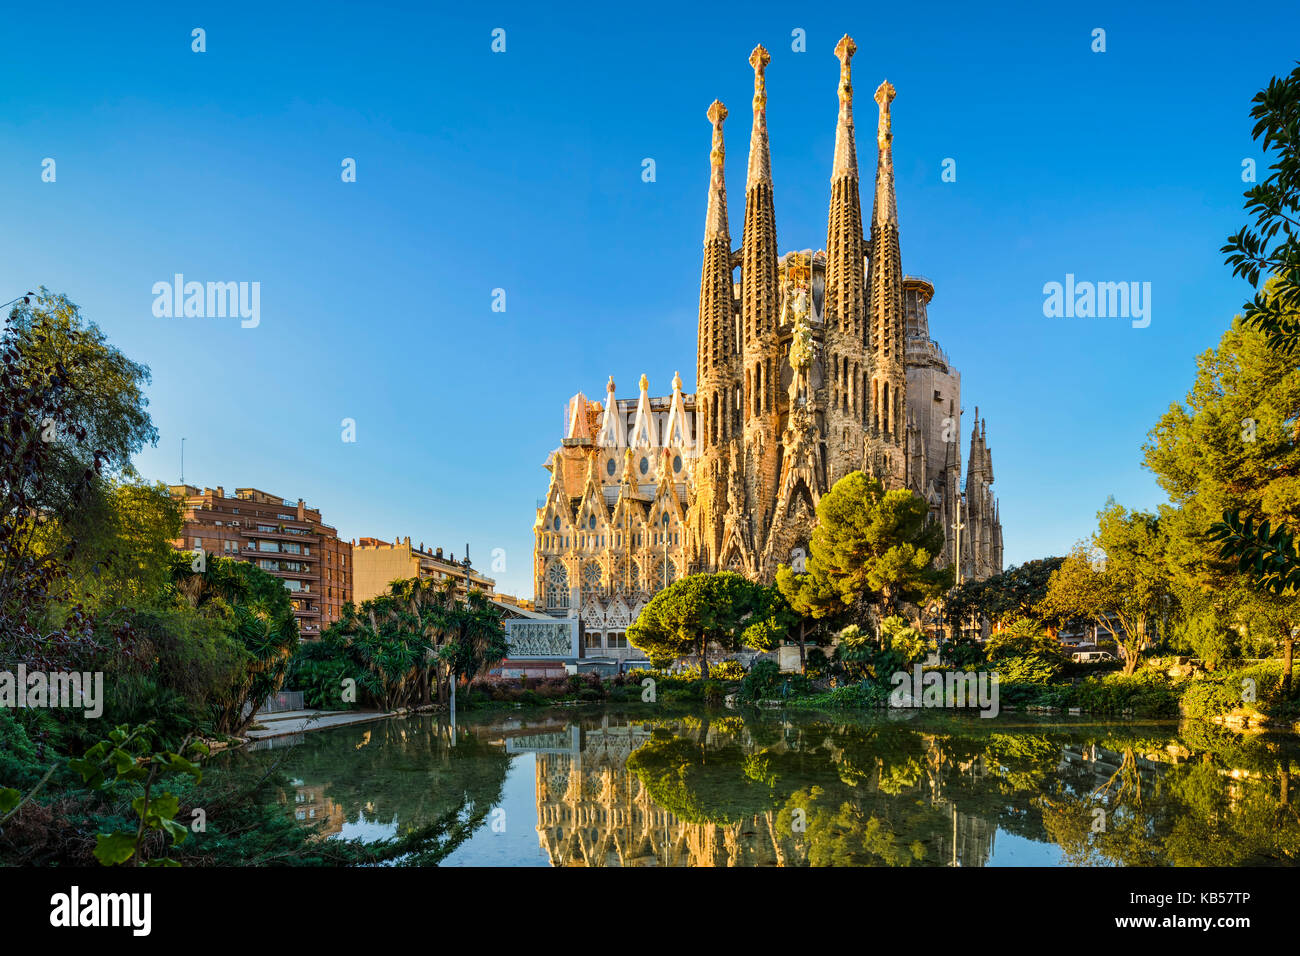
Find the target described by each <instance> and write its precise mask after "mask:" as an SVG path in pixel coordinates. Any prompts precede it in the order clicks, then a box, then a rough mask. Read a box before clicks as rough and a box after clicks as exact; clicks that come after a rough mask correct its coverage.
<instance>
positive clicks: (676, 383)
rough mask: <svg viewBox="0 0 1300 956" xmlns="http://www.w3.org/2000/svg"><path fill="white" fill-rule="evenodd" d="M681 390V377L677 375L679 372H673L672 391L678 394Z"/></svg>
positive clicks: (679, 374)
mask: <svg viewBox="0 0 1300 956" xmlns="http://www.w3.org/2000/svg"><path fill="white" fill-rule="evenodd" d="M681 390H682V376H681V373H679V372H673V391H674V392H680V391H681Z"/></svg>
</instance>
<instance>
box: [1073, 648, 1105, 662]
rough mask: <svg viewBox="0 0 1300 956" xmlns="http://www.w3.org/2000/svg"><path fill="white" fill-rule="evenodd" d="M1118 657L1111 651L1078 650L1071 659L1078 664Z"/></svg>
mask: <svg viewBox="0 0 1300 956" xmlns="http://www.w3.org/2000/svg"><path fill="white" fill-rule="evenodd" d="M1115 659H1116V657H1115V655H1114V654H1112V653H1111V652H1110V651H1076V652H1075V653H1073V654H1071V655H1070V660H1072V661H1074V662H1075V663H1076V664H1090V663H1092V662H1094V661H1113V660H1115Z"/></svg>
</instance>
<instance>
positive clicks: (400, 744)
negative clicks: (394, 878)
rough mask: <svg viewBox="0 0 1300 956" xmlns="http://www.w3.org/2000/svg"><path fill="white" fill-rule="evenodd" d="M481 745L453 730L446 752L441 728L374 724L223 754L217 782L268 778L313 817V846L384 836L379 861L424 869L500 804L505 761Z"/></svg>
mask: <svg viewBox="0 0 1300 956" xmlns="http://www.w3.org/2000/svg"><path fill="white" fill-rule="evenodd" d="M486 738H487V734H486V733H479V732H477V731H476V730H475V729H474V728H473V727H469V728H466V727H462V728H461V729H460V732H459V733H458V735H457V738H456V745H455V747H452V746H451V739H450V728H449V727H448V726H447V724H445V723H440V722H439V721H438V719H437V718H435V717H416V718H409V719H405V720H381V721H375V722H373V723H367V724H360V725H356V726H350V727H339V728H334V729H331V730H329V731H322V732H318V733H310V734H307V735H305V737H304V740H303V743H302V744H300V745H298V746H296V747H293V748H291V749H288V750H267V751H255V752H252V753H238V754H231V755H230V756H231V758H232V759H231V762H230V765H229V768H228V770H227V772H229V773H232V774H246V775H249V776H250V777H251V776H252V775H254V774H258V775H260V774H262V773H265V772H267V771H268V770H273V771H274V773H276V774H277V775H278V778H279V779H278V799H279V801H280V802H281V803H284V804H286V805H291V806H297V805H299V804H300V803H301V802H302V801H303V800H304V798H306V800H308V801H310V802H312V803H313V804H314V805H315V806H317V807H318V808H319V809H320V811H321V813H320V815H319V816H318V817H317V818H316V819H317V820H319V821H320V827H319V829H320V831H321V834H322V836H329V835H333V834H337V833H338V832H339V831H340V830H341V829H342V825H343V823H344V822H346V823H350V824H358V823H372V824H376V825H377V826H378V827H380V828H383V829H388V828H391V829H392V831H393V836H392V838H391V839H390V840H387V841H385V842H384V844H383V846H382V849H381V852H382V855H383V856H384V857H387V858H392V857H395V856H396V857H400V858H401V859H400V861H401V862H403V863H407V864H425V865H428V864H434V863H437V862H438V861H439V860H441V859H442V858H444V857H445V856H446V855H447V854H449V853H450V852H451V851H452V850H454V849H455V848H456V847H457V846H459V845H460V844H461V843H463V842H464V841H465V840H466V839H468V838H469V836H470V835H471V834H472V833H473V832H474V831H475V830H476V829H477V828H478V827H479V826H481V825H482V824H483V822H484V820H485V819H486V817H487V814H488V813H489V812H490V811H491V809H492V808H493V807H494V806H496V805H497V804H499V803H500V801H501V794H502V787H503V785H504V782H505V778H506V771H507V768H508V766H509V763H510V757H509V756H508V755H507V754H506V753H505V751H504V750H503V748H502V747H501V746H500V745H499V744H497V743H492V742H489V741H488V740H487V739H486ZM300 817H301V814H300ZM377 849H379V848H377Z"/></svg>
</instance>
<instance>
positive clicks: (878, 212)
mask: <svg viewBox="0 0 1300 956" xmlns="http://www.w3.org/2000/svg"><path fill="white" fill-rule="evenodd" d="M894 92H895V91H894V87H893V85H892V84H891V83H890V82H889V81H888V80H886V81H885V82H883V83H881V84H880V86H879V87H877V88H876V103H877V105H878V106H879V107H880V118H879V120H878V123H877V126H876V146H877V147H878V148H879V158H878V159H877V162H876V198H875V205H874V208H873V210H872V215H871V271H870V275H869V281H868V291H869V295H870V299H871V302H870V307H869V308H870V323H869V329H868V340H869V341H870V343H871V350H872V364H873V368H874V375H875V378H876V381H875V382H874V383H873V395H877V394H878V395H879V396H880V399H879V402H878V403H877V407H876V408H875V409H874V410H873V413H872V426H873V429H875V430H876V431H877V434H879V435H880V437H881V438H883V439H884V440H885V441H886V442H894V443H900V442H901V441H902V438H903V433H902V422H901V421H900V419H901V417H902V416H901V410H902V409H903V408H905V407H906V387H907V373H906V369H905V365H904V360H905V355H904V340H903V333H904V328H903V326H904V322H905V318H904V311H903V264H902V257H901V253H900V252H899V245H898V203H897V202H896V200H895V198H894V156H893V141H894V134H893V132H892V130H891V128H890V115H889V105H890V103H892V102H893V100H894Z"/></svg>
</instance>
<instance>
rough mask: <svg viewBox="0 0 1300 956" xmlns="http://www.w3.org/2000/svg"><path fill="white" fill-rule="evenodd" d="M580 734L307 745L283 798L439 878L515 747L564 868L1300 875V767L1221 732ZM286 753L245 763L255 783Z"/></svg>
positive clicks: (590, 725)
mask: <svg viewBox="0 0 1300 956" xmlns="http://www.w3.org/2000/svg"><path fill="white" fill-rule="evenodd" d="M512 721H513V722H514V723H519V721H518V720H516V719H514V718H512ZM579 722H580V724H581V732H579V731H578V729H577V728H575V727H574V726H573V725H571V724H567V723H566V721H565V719H564V718H559V719H558V720H557V719H554V718H551V719H549V723H547V724H546V728H545V729H546V733H542V734H540V735H539V734H537V733H536V731H537V730H539V729H541V728H540V726H539V727H533V728H531V730H530V727H528V726H523V727H522V728H515V727H513V725H512V727H511V729H503V728H504V727H505V725H504V724H502V725H501V726H495V727H493V726H489V725H487V724H475V723H472V722H471V723H470V724H468V725H463V726H462V728H461V733H460V736H459V738H458V742H457V746H456V747H455V748H454V749H453V748H451V747H450V745H449V743H450V742H449V740H448V739H447V728H446V727H445V726H443V727H441V728H440V727H439V726H438V723H437V721H436V720H434V719H428V718H416V719H410V720H394V721H381V722H377V723H373V724H368V725H362V726H360V727H352V728H344V729H339V730H332V731H328V732H323V733H319V734H308V735H306V738H305V742H304V744H303V745H302V746H299V747H296V748H293V749H292V750H291V751H289V753H290V755H291V756H290V759H289V761H288V763H287V764H286V765H285V766H284V767H283V768H282V771H283V774H284V775H285V776H286V777H293V778H295V781H296V782H295V784H292V785H291V784H289V782H288V780H287V779H286V780H285V781H284V783H283V784H282V787H281V794H280V799H281V800H282V801H283V802H285V803H292V802H293V801H294V800H295V799H297V798H300V797H302V796H303V795H304V794H310V795H314V796H315V797H316V799H318V800H319V801H320V802H321V804H322V805H327V807H328V808H329V809H330V810H331V811H332V812H331V813H327V814H325V816H327V817H328V818H329V820H330V823H329V824H328V825H327V827H326V832H330V828H332V831H333V832H337V831H338V830H339V829H341V828H342V826H343V823H344V822H345V821H346V822H351V823H358V822H370V823H377V824H380V825H395V827H396V830H397V833H398V839H399V840H402V841H404V842H402V843H393V844H390V845H389V846H388V847H387V850H386V852H408V851H409V855H408V856H407V857H406V861H407V862H417V863H435V862H437V861H438V860H440V859H442V857H443V856H445V855H446V853H448V852H450V851H451V850H453V849H454V848H455V847H456V846H458V845H460V844H461V843H462V842H463V841H464V840H465V839H466V838H467V837H468V836H469V835H470V833H472V832H473V831H474V829H475V828H477V827H479V826H481V824H482V823H483V821H484V819H485V817H486V815H487V814H488V813H490V812H491V808H492V807H493V806H495V805H498V804H499V803H500V800H501V795H502V790H503V783H504V780H505V776H506V770H507V766H508V762H509V760H510V759H511V757H510V755H509V754H508V753H507V752H506V750H505V744H504V743H503V741H504V740H507V739H509V740H511V741H513V742H512V743H511V744H510V746H512V747H513V748H515V751H516V752H523V751H524V750H530V749H531V750H532V751H533V752H534V753H536V766H537V776H536V782H535V786H536V800H537V811H538V828H537V829H538V838H539V841H540V843H541V845H542V847H543V849H544V850H545V851H546V852H547V853H548V854H549V855H550V858H551V860H552V862H554V863H556V864H561V865H574V864H578V865H695V866H767V865H776V866H783V865H795V866H800V865H816V866H820V865H864V864H865V865H877V866H879V865H884V866H917V865H922V866H936V865H956V864H959V865H963V866H981V865H984V864H985V863H987V862H988V860H989V858H990V857H991V856H992V853H993V848H994V838H995V834H996V832H997V831H999V830H1000V831H1002V832H1003V833H1013V834H1017V835H1020V836H1023V837H1025V838H1026V839H1028V840H1031V841H1034V842H1038V843H1049V842H1050V843H1054V844H1057V845H1059V846H1060V847H1061V848H1062V851H1063V853H1064V856H1065V859H1066V860H1067V861H1069V862H1074V863H1118V864H1124V865H1271V864H1280V865H1294V864H1296V863H1297V862H1300V822H1298V820H1297V806H1296V797H1295V795H1294V794H1293V793H1292V790H1293V789H1294V788H1293V787H1292V785H1291V783H1290V779H1291V773H1293V772H1294V771H1295V770H1296V768H1297V765H1298V764H1297V755H1298V754H1300V750H1297V748H1296V747H1295V745H1294V744H1287V745H1282V744H1275V743H1271V742H1269V741H1268V740H1267V739H1263V738H1245V737H1242V736H1240V735H1236V734H1232V733H1229V732H1226V731H1222V730H1218V729H1214V728H1207V727H1206V726H1204V725H1187V726H1184V727H1182V728H1179V729H1177V730H1175V729H1173V728H1172V727H1166V726H1154V727H1153V726H1146V727H1143V726H1141V725H1127V726H1122V725H1108V724H1088V725H1079V724H1059V723H1042V722H1037V723H1036V722H1032V721H1028V720H1021V719H1019V718H1011V719H1009V720H998V721H985V720H980V719H978V718H972V719H966V718H955V717H952V716H950V715H949V716H944V715H926V716H925V717H924V718H920V719H913V720H905V721H898V720H889V719H881V718H880V717H878V716H875V715H866V716H862V717H857V716H855V717H843V718H841V717H836V718H831V717H828V716H825V715H817V714H798V713H795V714H790V715H781V716H778V715H774V714H770V713H757V712H744V713H743V714H738V713H735V712H728V713H727V714H726V715H725V716H711V717H710V716H703V715H701V716H686V717H666V716H662V715H661V716H658V717H652V718H646V717H640V718H633V717H631V716H629V717H626V718H625V717H622V716H620V715H618V714H617V713H615V712H612V711H607V712H605V713H603V714H602V715H601V716H599V717H595V718H590V717H584V718H580V719H579ZM525 723H527V722H525ZM552 725H554V726H552ZM530 732H531V733H533V736H532V737H529V736H528V733H530ZM520 734H523V736H520ZM529 741H531V742H529ZM277 753H278V752H274V751H273V752H270V753H256V754H242V755H231V758H232V760H231V763H232V765H234V764H237V763H239V762H242V763H244V764H246V765H249V766H251V767H253V768H254V769H256V768H257V767H262V766H264V765H265V764H266V763H267V762H268V760H269V759H271V758H273V757H275V756H277ZM1099 809H1100V810H1102V811H1104V813H1105V817H1104V827H1102V828H1098V827H1097V825H1096V821H1097V815H1096V814H1095V813H1094V811H1096V810H1099Z"/></svg>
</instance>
